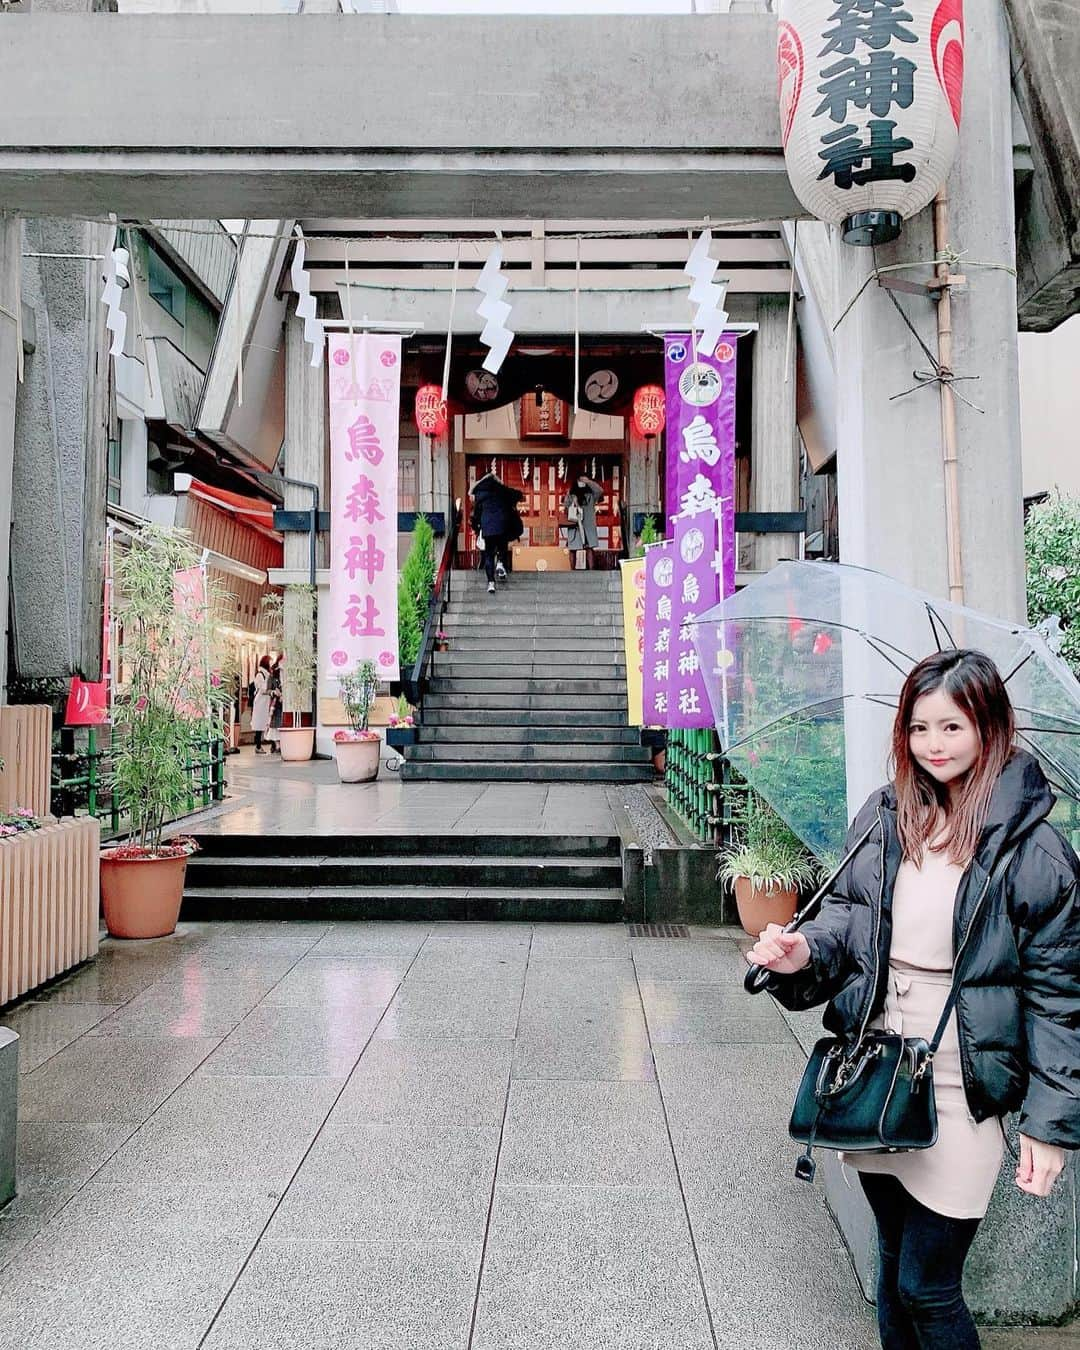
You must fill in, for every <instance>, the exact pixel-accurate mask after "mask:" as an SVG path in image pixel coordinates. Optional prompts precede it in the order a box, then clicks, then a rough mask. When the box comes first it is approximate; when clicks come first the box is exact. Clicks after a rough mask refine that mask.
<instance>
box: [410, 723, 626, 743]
mask: <svg viewBox="0 0 1080 1350" xmlns="http://www.w3.org/2000/svg"><path fill="white" fill-rule="evenodd" d="M419 737H420V739H419V741H418V742H417V744H419V745H488V744H490V743H492V742H493V741H497V742H499V743H501V744H503V745H515V744H516V745H563V744H565V743H567V742H569V741H572V743H573V744H575V745H579V746H583V747H587V746H591V745H640V744H641V733H640V731H639V730H638V728H637V727H628V726H625V725H624V726H617V725H616V726H607V725H598V726H593V725H591V724H589V723H583V724H582V725H580V726H575V727H565V726H561V727H560V726H535V725H530V726H506V725H503V726H498V727H496V726H494V725H493V724H492V722H491V719H490V718H485V720H484V723H483V725H481V726H429V725H428V724H427V723H425V724H424V725H423V726H422V727H421V728H420V731H419Z"/></svg>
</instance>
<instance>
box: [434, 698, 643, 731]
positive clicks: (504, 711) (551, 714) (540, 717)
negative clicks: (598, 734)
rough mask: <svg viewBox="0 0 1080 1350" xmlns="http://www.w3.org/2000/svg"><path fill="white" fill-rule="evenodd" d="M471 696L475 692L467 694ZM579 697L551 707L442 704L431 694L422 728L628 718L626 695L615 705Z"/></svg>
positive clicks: (566, 724)
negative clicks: (585, 703)
mask: <svg viewBox="0 0 1080 1350" xmlns="http://www.w3.org/2000/svg"><path fill="white" fill-rule="evenodd" d="M469 697H470V698H474V697H475V695H470V696H469ZM580 703H581V700H580V699H577V700H575V702H574V707H572V708H567V707H564V706H562V707H561V706H555V707H552V708H544V707H538V708H523V707H522V706H521V705H520V703H506V704H505V705H504V706H491V705H490V704H488V705H481V706H482V710H481V709H478V708H477V707H475V706H467V705H466V704H464V703H463V702H460V701H459V702H455V701H454V700H453V699H451V700H450V701H449V702H448V703H446V704H445V705H441V704H439V703H433V702H432V700H431V698H430V697H429V698H427V699H425V700H424V727H423V729H424V731H427V730H428V729H430V728H438V729H443V728H446V729H447V730H450V729H452V730H455V731H456V730H460V729H463V728H468V729H469V730H478V731H484V730H485V729H487V728H489V727H492V728H494V727H559V728H575V727H588V728H589V729H590V730H596V729H599V728H601V727H612V728H620V729H622V728H625V727H626V724H627V723H626V719H627V707H626V699H625V698H624V699H620V700H619V702H618V705H617V706H612V707H606V708H583V707H581V706H580Z"/></svg>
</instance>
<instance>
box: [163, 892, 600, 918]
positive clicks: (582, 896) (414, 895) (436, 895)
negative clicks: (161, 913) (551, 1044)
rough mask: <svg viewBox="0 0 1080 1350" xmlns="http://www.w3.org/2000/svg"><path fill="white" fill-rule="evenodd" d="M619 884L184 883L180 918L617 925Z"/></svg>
mask: <svg viewBox="0 0 1080 1350" xmlns="http://www.w3.org/2000/svg"><path fill="white" fill-rule="evenodd" d="M622 909H623V893H622V889H621V887H617V886H604V887H599V886H597V887H591V886H590V887H571V886H564V887H557V888H556V887H553V888H552V889H551V890H543V891H532V890H518V889H517V888H513V887H497V886H473V887H461V886H403V887H398V886H312V887H306V888H302V889H300V890H297V891H283V890H281V889H280V888H278V887H269V886H242V885H231V886H229V887H227V888H219V887H197V886H189V887H187V888H185V890H184V900H183V905H182V908H181V911H180V917H181V919H182V920H184V921H185V922H195V921H205V920H211V919H269V920H274V919H278V920H280V919H323V920H326V919H331V920H333V919H342V920H344V919H421V920H423V919H485V920H489V921H492V922H496V921H512V920H517V921H519V922H532V923H549V922H550V923H555V922H558V923H575V922H581V923H615V922H618V921H619V920H621V919H622V917H623V913H622Z"/></svg>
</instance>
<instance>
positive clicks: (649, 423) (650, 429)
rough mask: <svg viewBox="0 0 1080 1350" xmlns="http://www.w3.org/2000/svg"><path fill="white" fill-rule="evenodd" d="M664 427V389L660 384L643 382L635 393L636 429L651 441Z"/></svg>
mask: <svg viewBox="0 0 1080 1350" xmlns="http://www.w3.org/2000/svg"><path fill="white" fill-rule="evenodd" d="M663 429H664V391H663V390H662V389H661V388H660V386H659V385H658V384H643V385H642V386H641V388H640V389H639V390H638V391H637V393H636V394H635V395H634V430H635V431H636V432H637V434H638V435H639V436H644V437H645V439H646V440H649V441H651V440H652V439H653V437H654V436H659V435H660V433H661V432H662V431H663Z"/></svg>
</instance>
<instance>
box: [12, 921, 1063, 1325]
mask: <svg viewBox="0 0 1080 1350" xmlns="http://www.w3.org/2000/svg"><path fill="white" fill-rule="evenodd" d="M692 931H693V933H694V936H693V937H692V938H691V939H690V940H657V939H641V940H636V939H633V940H632V939H630V938H629V937H628V936H627V933H626V930H625V929H623V928H622V927H619V926H614V925H612V926H604V927H601V926H596V927H591V926H576V925H575V926H570V925H565V926H563V925H544V926H537V927H535V928H534V927H533V926H531V925H511V924H505V925H493V924H450V923H436V924H426V923H393V924H392V923H355V924H333V925H331V924H322V923H309V924H305V923H289V924H269V923H268V924H258V923H222V924H218V925H187V926H185V927H183V928H182V929H181V930H180V931H179V932H178V933H177V934H176V936H175V937H173V938H167V939H163V940H161V941H157V942H148V943H126V944H125V943H119V942H112V941H106V942H105V943H104V944H103V946H102V950H101V955H100V957H99V959H98V961H97V962H96V964H94V965H92V966H90V967H87V968H85V969H83V970H81V971H79V972H76V973H75V974H73V975H71V976H69V977H68V978H67V979H65V980H64V981H63V982H62V983H60V984H59V985H57V986H55V987H54V988H53V989H51V990H49V991H47V992H45V993H43V994H42V995H41V996H40V997H39V998H38V999H37V1000H35V1001H33V1002H30V1003H26V1004H24V1005H22V1006H21V1007H19V1008H17V1009H15V1010H13V1011H12V1012H10V1013H9V1014H8V1015H6V1016H3V1017H0V1021H2V1022H4V1023H7V1024H9V1025H11V1026H13V1027H14V1028H15V1029H16V1030H17V1031H19V1032H20V1035H21V1037H22V1042H21V1048H22V1067H23V1069H24V1070H25V1071H26V1072H25V1073H24V1075H23V1077H22V1080H21V1082H22V1090H21V1099H20V1111H21V1126H20V1141H19V1195H18V1198H17V1199H16V1201H15V1202H14V1204H13V1205H12V1206H10V1207H9V1208H8V1209H7V1210H5V1211H4V1212H3V1213H2V1214H0V1265H2V1266H3V1267H4V1269H3V1274H2V1275H0V1350H197V1348H198V1347H204V1346H205V1347H206V1350H346V1347H348V1350H391V1348H392V1350H742V1347H747V1348H749V1347H753V1348H754V1350H871V1347H873V1346H875V1345H876V1344H877V1339H876V1336H875V1334H874V1329H873V1319H872V1314H871V1310H870V1309H869V1308H868V1306H867V1305H866V1303H865V1302H864V1301H863V1299H862V1298H861V1296H860V1294H859V1291H858V1288H857V1285H856V1283H855V1280H854V1277H853V1275H852V1273H851V1268H850V1265H849V1262H848V1258H847V1256H846V1253H845V1252H844V1250H843V1248H842V1245H841V1243H840V1239H839V1237H838V1235H837V1230H836V1228H835V1226H834V1224H833V1222H832V1220H831V1218H830V1217H829V1214H828V1213H827V1211H826V1209H825V1206H824V1203H823V1201H822V1196H821V1192H820V1191H819V1190H817V1189H811V1188H810V1187H807V1186H805V1185H803V1184H801V1183H799V1182H796V1181H795V1180H794V1179H793V1178H792V1176H791V1161H792V1145H791V1144H790V1142H789V1141H788V1139H787V1138H786V1135H785V1131H784V1111H783V1110H782V1109H781V1108H780V1107H779V1106H778V1102H781V1101H786V1100H788V1099H789V1098H790V1094H791V1090H792V1087H793V1085H794V1082H795V1079H796V1077H797V1075H798V1073H799V1071H800V1069H801V1066H802V1062H803V1058H802V1053H801V1052H800V1050H799V1048H798V1046H797V1044H796V1042H795V1039H794V1037H793V1033H792V1031H791V1029H790V1028H789V1025H788V1023H787V1021H786V1020H785V1019H784V1018H783V1017H782V1016H781V1015H780V1014H779V1013H778V1012H777V1011H776V1009H775V1007H774V1006H773V1005H772V1004H771V1003H768V1002H759V1001H754V1002H751V1001H750V1000H748V999H746V998H744V997H742V996H741V995H740V994H739V993H738V987H739V977H740V975H741V972H742V963H741V957H740V953H739V950H738V945H737V942H736V941H735V939H734V935H733V934H732V933H731V932H730V931H728V930H705V929H701V930H692ZM1065 1343H1066V1342H1065V1340H1064V1339H1058V1338H1054V1337H1051V1336H1043V1335H1039V1336H1037V1337H1034V1338H1032V1339H1028V1338H1026V1337H1023V1336H1019V1335H1017V1334H1014V1333H1009V1334H1007V1335H1003V1336H1000V1337H990V1338H988V1339H987V1342H986V1344H987V1347H988V1350H989V1347H992V1348H993V1350H1057V1347H1058V1346H1059V1345H1060V1346H1061V1347H1062V1350H1063V1347H1064V1345H1065Z"/></svg>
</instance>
